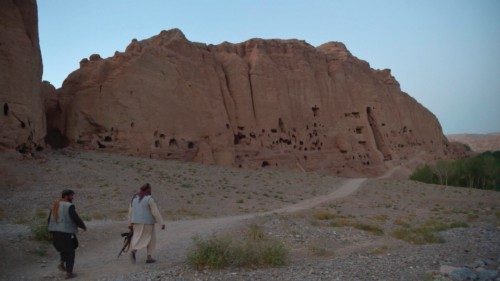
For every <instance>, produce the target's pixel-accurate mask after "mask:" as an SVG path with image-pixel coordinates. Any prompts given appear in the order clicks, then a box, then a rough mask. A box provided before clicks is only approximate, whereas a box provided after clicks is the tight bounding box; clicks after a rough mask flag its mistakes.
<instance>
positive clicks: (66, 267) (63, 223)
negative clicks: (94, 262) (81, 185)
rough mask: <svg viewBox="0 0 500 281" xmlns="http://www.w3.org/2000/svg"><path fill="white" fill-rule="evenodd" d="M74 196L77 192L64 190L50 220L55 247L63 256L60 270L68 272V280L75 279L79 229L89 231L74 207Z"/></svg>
mask: <svg viewBox="0 0 500 281" xmlns="http://www.w3.org/2000/svg"><path fill="white" fill-rule="evenodd" d="M74 194H75V192H73V191H72V190H70V189H65V190H63V192H62V196H61V199H57V200H56V201H55V202H54V204H53V205H52V208H51V210H50V214H49V218H48V223H49V232H50V233H51V234H52V240H53V243H54V247H55V248H56V250H57V251H58V252H59V254H60V256H61V259H60V263H59V266H58V268H59V270H61V271H65V272H66V279H70V278H73V277H75V274H74V273H73V265H74V264H75V250H76V248H77V247H78V239H77V238H76V232H77V231H78V227H79V228H81V229H83V230H84V231H86V230H87V227H86V226H85V223H83V221H82V219H81V218H80V217H79V216H78V214H77V213H76V210H75V205H73V197H74Z"/></svg>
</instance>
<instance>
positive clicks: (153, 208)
mask: <svg viewBox="0 0 500 281" xmlns="http://www.w3.org/2000/svg"><path fill="white" fill-rule="evenodd" d="M148 203H149V209H150V210H151V214H152V215H153V217H154V218H155V220H156V223H157V224H159V225H161V229H165V223H164V222H163V217H162V215H161V213H160V210H159V209H158V206H157V205H156V202H155V200H154V199H153V198H152V197H151V198H149V202H148Z"/></svg>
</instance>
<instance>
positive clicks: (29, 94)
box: [0, 0, 45, 152]
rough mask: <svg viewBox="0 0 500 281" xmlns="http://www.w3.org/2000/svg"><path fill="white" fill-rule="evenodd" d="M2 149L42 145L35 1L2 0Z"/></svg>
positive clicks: (0, 136) (43, 118) (0, 128)
mask: <svg viewBox="0 0 500 281" xmlns="http://www.w3.org/2000/svg"><path fill="white" fill-rule="evenodd" d="M0 69H1V70H0V71H1V74H0V106H2V109H3V111H2V114H1V116H0V149H5V148H7V149H10V148H16V149H18V150H19V151H21V152H25V151H29V150H31V149H33V148H40V147H41V146H43V143H44V142H43V138H44V136H45V115H44V112H43V106H42V100H41V97H40V86H41V78H42V58H41V55H40V46H39V43H38V16H37V6H36V2H35V1H34V0H2V1H0Z"/></svg>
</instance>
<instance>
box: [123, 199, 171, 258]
mask: <svg viewBox="0 0 500 281" xmlns="http://www.w3.org/2000/svg"><path fill="white" fill-rule="evenodd" d="M148 203H149V210H150V211H151V214H152V215H153V217H154V218H155V220H156V223H157V224H159V225H163V217H162V216H161V213H160V210H158V206H157V205H156V202H155V201H154V199H153V198H152V197H151V198H150V199H149V202H148ZM132 211H133V210H132V204H130V206H129V209H128V222H129V224H130V223H131V222H132ZM133 226H134V235H132V241H131V242H130V248H131V249H132V250H140V249H143V248H147V254H148V255H152V254H153V253H154V250H155V248H156V232H155V225H154V224H142V223H134V224H133Z"/></svg>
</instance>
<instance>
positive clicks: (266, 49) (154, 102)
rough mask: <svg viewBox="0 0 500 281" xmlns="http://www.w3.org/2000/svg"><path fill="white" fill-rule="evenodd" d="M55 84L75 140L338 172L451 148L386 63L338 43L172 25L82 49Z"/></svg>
mask: <svg viewBox="0 0 500 281" xmlns="http://www.w3.org/2000/svg"><path fill="white" fill-rule="evenodd" d="M58 91H59V95H60V97H59V103H60V107H61V113H60V114H59V116H58V117H57V118H55V119H54V118H53V120H55V121H53V122H55V124H57V125H55V126H56V127H58V128H59V130H60V131H61V132H62V134H64V135H65V136H66V137H67V138H68V139H69V141H70V143H71V144H73V145H76V146H81V147H84V148H91V149H94V148H95V149H103V150H107V151H118V152H122V153H128V154H136V155H144V156H150V157H158V158H167V159H182V160H187V161H198V162H202V163H216V164H222V165H236V166H241V167H261V166H268V165H272V166H277V167H286V168H296V169H303V170H322V171H327V172H330V173H336V174H343V175H351V174H355V173H363V174H376V173H380V172H382V171H384V170H385V169H386V168H387V165H386V163H387V161H392V162H394V161H398V160H401V159H406V158H409V157H412V156H414V155H416V154H417V153H419V152H420V151H424V152H425V154H426V155H427V156H428V157H429V158H437V157H443V156H445V155H446V154H448V153H450V152H451V149H450V148H448V146H449V143H448V141H447V139H446V138H445V137H444V135H443V133H442V130H441V126H440V124H439V122H438V120H437V119H436V117H435V116H434V115H433V114H432V113H431V112H429V111H428V110H427V109H426V108H424V107H423V106H422V105H420V104H419V103H418V102H417V101H415V100H414V99H413V98H411V97H410V96H409V95H407V94H406V93H404V92H402V91H401V90H400V87H399V84H398V82H397V81H396V80H395V79H394V77H393V76H392V75H391V73H390V70H374V69H372V68H370V66H369V64H368V63H367V62H365V61H362V60H359V59H358V58H356V57H354V56H353V55H352V54H351V53H350V52H349V51H348V50H347V49H346V47H345V46H344V45H343V44H342V43H338V42H329V43H326V44H323V45H321V46H319V47H314V46H311V45H309V44H308V43H306V42H304V41H299V40H262V39H251V40H248V41H246V42H243V43H239V44H231V43H226V42H224V43H222V44H219V45H205V44H201V43H194V42H190V41H188V40H187V39H186V38H185V36H184V35H183V34H182V32H181V31H180V30H177V29H173V30H169V31H162V32H161V33H160V34H159V35H157V36H154V37H152V38H150V39H146V40H143V41H137V40H135V39H134V40H132V42H131V43H130V45H129V46H128V47H127V48H126V51H125V52H116V54H115V55H114V56H113V57H110V58H107V59H102V58H101V57H100V56H99V55H92V56H90V57H89V59H83V60H82V61H81V62H80V69H78V70H76V71H75V72H73V73H71V74H70V75H69V76H68V77H67V79H66V80H65V81H64V84H63V86H62V88H61V89H59V90H58ZM56 119H57V120H56ZM51 126H54V125H51Z"/></svg>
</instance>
